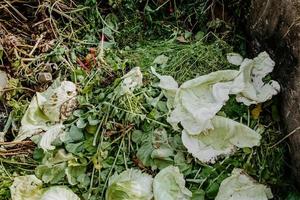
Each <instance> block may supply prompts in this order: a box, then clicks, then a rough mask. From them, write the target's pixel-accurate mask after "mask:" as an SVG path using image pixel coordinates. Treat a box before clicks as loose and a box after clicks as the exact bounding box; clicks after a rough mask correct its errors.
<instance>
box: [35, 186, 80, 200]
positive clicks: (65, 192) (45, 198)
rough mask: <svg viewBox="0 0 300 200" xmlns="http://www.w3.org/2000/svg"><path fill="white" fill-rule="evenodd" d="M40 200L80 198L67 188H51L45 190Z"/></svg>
mask: <svg viewBox="0 0 300 200" xmlns="http://www.w3.org/2000/svg"><path fill="white" fill-rule="evenodd" d="M40 200H80V198H79V197H78V196H77V195H76V194H75V193H74V192H73V191H72V190H70V189H69V188H68V187H65V186H52V187H50V188H47V189H46V191H45V192H44V193H43V195H42V196H41V198H40Z"/></svg>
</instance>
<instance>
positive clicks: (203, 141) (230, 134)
mask: <svg viewBox="0 0 300 200" xmlns="http://www.w3.org/2000/svg"><path fill="white" fill-rule="evenodd" d="M212 125H213V127H214V129H210V130H208V131H207V132H206V133H205V134H200V135H196V136H194V135H190V134H188V133H187V132H186V131H183V132H182V142H183V144H184V146H185V147H186V148H187V149H188V151H189V152H190V153H191V154H192V155H193V156H194V157H195V158H198V159H199V160H200V161H202V162H206V163H214V162H215V161H216V159H217V158H218V157H220V156H227V155H230V154H232V153H234V152H235V151H236V148H237V147H238V148H244V147H253V146H258V145H259V144H260V139H261V136H260V135H259V134H258V133H257V132H256V131H254V130H252V129H251V128H249V127H248V126H245V125H243V124H241V123H238V122H236V121H234V120H231V119H228V118H225V117H221V116H215V117H214V118H213V119H212Z"/></svg>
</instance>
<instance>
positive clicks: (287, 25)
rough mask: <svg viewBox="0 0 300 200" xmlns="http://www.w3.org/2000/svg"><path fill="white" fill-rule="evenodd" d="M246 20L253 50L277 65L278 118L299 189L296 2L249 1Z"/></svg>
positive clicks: (299, 5)
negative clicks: (265, 54) (269, 56)
mask: <svg viewBox="0 0 300 200" xmlns="http://www.w3.org/2000/svg"><path fill="white" fill-rule="evenodd" d="M247 18H248V19H247V21H248V24H247V27H248V30H247V31H248V32H249V34H250V35H251V37H252V39H253V40H252V41H253V42H252V45H253V46H255V48H254V49H259V50H267V51H269V52H270V53H271V54H273V55H272V57H273V59H274V60H275V61H276V63H277V69H276V70H275V76H277V77H276V78H277V79H278V80H279V81H280V83H281V86H282V94H281V96H282V102H281V103H282V104H281V107H282V109H281V110H282V117H283V120H284V122H285V125H286V130H287V134H289V133H291V136H290V137H289V142H290V156H291V159H292V166H293V173H294V176H295V177H296V180H297V181H298V184H299V185H298V188H299V189H300V128H299V127H300V63H299V62H298V61H300V1H299V0H252V4H251V9H250V15H249V16H248V17H247Z"/></svg>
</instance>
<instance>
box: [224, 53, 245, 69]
mask: <svg viewBox="0 0 300 200" xmlns="http://www.w3.org/2000/svg"><path fill="white" fill-rule="evenodd" d="M227 60H228V62H229V63H231V64H233V65H237V66H239V65H241V64H242V62H243V60H244V58H243V57H242V56H241V55H240V54H238V53H228V54H227Z"/></svg>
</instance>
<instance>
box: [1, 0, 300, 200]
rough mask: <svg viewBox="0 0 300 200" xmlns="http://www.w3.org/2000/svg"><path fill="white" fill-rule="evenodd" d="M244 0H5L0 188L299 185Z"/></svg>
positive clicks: (197, 197)
mask: <svg viewBox="0 0 300 200" xmlns="http://www.w3.org/2000/svg"><path fill="white" fill-rule="evenodd" d="M241 4H242V3H241V2H240V1H235V0H230V1H228V3H221V2H217V1H212V2H210V1H204V0H197V1H192V0H188V1H164V0H162V1H161V0H157V1H156V0H154V1H144V0H142V1H135V0H122V1H119V0H110V1H99V2H97V1H95V0H57V1H55V0H54V1H53V0H42V1H33V0H30V1H22V0H4V1H2V2H0V11H1V12H0V100H1V104H0V199H3V200H6V199H12V200H55V199H65V200H99V199H100V200H101V199H104V200H152V199H154V200H210V199H216V200H241V199H249V200H267V199H287V200H292V199H297V198H298V194H297V193H296V192H295V190H294V187H293V182H292V181H291V180H289V179H287V177H288V169H289V166H288V163H287V162H286V159H285V157H286V153H287V152H288V146H287V144H286V142H285V140H284V139H285V137H284V136H285V134H284V130H283V128H282V125H281V120H280V115H279V111H278V101H279V99H278V96H277V94H279V93H280V90H281V87H280V84H279V83H278V82H277V81H276V80H273V78H272V72H273V70H274V67H276V64H275V62H274V61H273V59H272V58H271V57H272V55H271V54H269V53H268V52H266V51H263V52H260V53H259V54H257V55H254V56H252V55H251V54H250V53H249V54H248V52H247V49H246V45H245V43H246V42H247V41H246V39H245V38H244V35H243V33H242V32H241V31H239V30H236V29H238V27H239V26H238V24H237V23H236V21H235V20H233V18H230V19H227V17H228V16H227V15H228V13H226V11H225V10H226V9H225V8H226V7H231V9H236V11H237V13H239V12H238V11H240V10H239V9H240V8H239V5H241ZM220 6H223V8H224V9H223V11H222V13H221V15H220V9H219V8H220ZM211 13H213V14H211ZM220 16H223V18H220ZM226 16H227V17H226Z"/></svg>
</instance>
